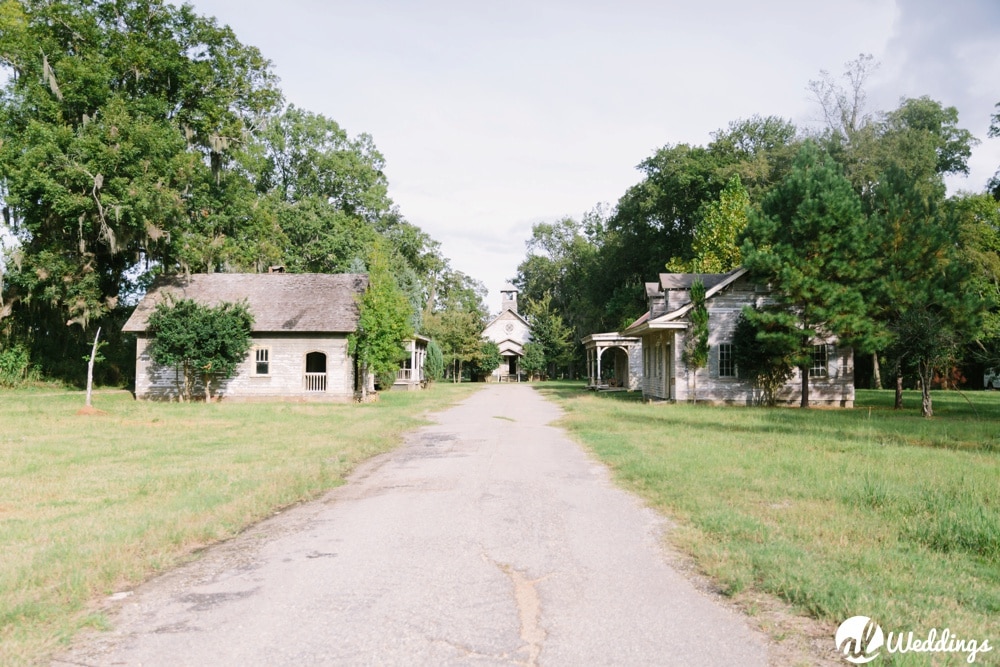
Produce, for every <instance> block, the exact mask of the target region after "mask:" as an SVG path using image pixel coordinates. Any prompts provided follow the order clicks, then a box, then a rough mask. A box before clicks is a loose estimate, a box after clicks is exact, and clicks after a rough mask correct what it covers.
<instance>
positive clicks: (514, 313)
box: [483, 308, 531, 334]
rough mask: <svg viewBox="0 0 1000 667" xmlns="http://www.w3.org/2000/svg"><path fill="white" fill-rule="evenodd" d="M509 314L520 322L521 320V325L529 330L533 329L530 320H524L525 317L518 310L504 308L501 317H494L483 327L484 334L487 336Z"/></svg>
mask: <svg viewBox="0 0 1000 667" xmlns="http://www.w3.org/2000/svg"><path fill="white" fill-rule="evenodd" d="M507 313H510V314H511V315H513V316H514V317H515V318H517V319H518V320H520V321H521V323H522V324H524V326H526V327H527V328H528V329H529V330H530V329H531V325H530V324H528V320H526V319H524V315H522V314H521V313H519V312H517V311H516V310H511V309H510V308H504V309H503V310H502V311H500V314H499V315H497V316H496V317H494V318H493V319H492V320H490V321H489V322H488V323H487V324H486V326H485V327H483V333H484V334H485V333H486V332H487V331H489V328H490V327H492V326H493V325H494V324H496V323H497V322H499V321H500V320H501V319H503V316H504V315H506V314H507Z"/></svg>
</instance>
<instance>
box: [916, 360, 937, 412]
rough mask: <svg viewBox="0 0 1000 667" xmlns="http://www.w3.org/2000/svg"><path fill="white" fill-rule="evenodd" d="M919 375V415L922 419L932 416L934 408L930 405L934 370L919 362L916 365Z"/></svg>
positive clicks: (928, 365)
mask: <svg viewBox="0 0 1000 667" xmlns="http://www.w3.org/2000/svg"><path fill="white" fill-rule="evenodd" d="M917 370H918V372H919V373H920V398H921V403H920V414H921V415H923V416H924V417H933V416H934V406H932V405H931V381H932V380H933V379H934V368H933V366H931V365H930V364H929V363H926V362H923V361H921V362H920V363H919V364H917Z"/></svg>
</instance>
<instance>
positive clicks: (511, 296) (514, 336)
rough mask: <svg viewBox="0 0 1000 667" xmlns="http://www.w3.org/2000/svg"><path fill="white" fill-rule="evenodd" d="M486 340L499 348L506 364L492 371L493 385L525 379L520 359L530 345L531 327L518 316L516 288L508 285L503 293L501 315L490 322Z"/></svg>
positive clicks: (484, 332) (484, 333) (485, 331)
mask: <svg viewBox="0 0 1000 667" xmlns="http://www.w3.org/2000/svg"><path fill="white" fill-rule="evenodd" d="M483 338H486V339H487V340H491V341H493V342H494V343H496V344H497V347H499V348H500V356H501V357H503V363H501V364H500V367H499V368H497V369H496V370H495V371H493V377H492V381H493V382H520V381H521V379H523V378H524V376H523V374H522V371H521V358H522V357H524V346H525V344H526V343H529V342H531V326H530V325H529V324H528V321H527V320H526V319H524V317H522V316H521V315H520V314H519V313H518V312H517V288H516V287H514V286H513V285H505V286H504V288H503V289H502V290H500V314H499V315H497V316H496V317H494V318H493V319H492V320H490V323H489V324H487V325H486V328H485V329H484V330H483Z"/></svg>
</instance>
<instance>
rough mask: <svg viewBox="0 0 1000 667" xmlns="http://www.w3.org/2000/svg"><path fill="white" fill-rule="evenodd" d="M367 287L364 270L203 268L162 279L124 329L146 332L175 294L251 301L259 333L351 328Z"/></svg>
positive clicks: (207, 301) (210, 301)
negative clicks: (205, 270) (156, 311)
mask: <svg viewBox="0 0 1000 667" xmlns="http://www.w3.org/2000/svg"><path fill="white" fill-rule="evenodd" d="M367 286H368V276H367V275H365V274H359V273H339V274H323V273H198V274H192V275H190V276H187V277H184V276H173V277H169V278H161V279H159V280H157V281H156V282H155V283H154V284H153V286H152V287H151V288H150V290H149V292H148V293H147V294H146V296H145V297H143V299H142V301H140V302H139V305H138V306H136V308H135V312H133V313H132V316H131V317H130V318H129V319H128V321H127V322H126V323H125V326H124V327H122V331H125V332H131V333H137V332H142V331H145V330H146V326H147V321H148V319H149V316H150V314H151V313H152V312H153V309H155V308H156V306H157V305H158V304H159V303H161V302H163V300H164V299H165V298H166V295H168V294H172V295H174V296H175V297H177V298H182V299H192V300H194V301H195V302H197V303H200V304H202V305H206V306H215V305H218V304H220V303H222V302H233V303H237V302H240V301H244V300H245V301H246V302H247V304H248V305H249V306H250V312H251V313H252V314H253V317H254V324H253V330H254V331H255V332H290V333H291V332H299V333H329V332H351V331H354V330H355V328H357V324H358V305H357V301H356V300H355V295H356V294H359V293H361V292H364V290H365V288H366V287H367Z"/></svg>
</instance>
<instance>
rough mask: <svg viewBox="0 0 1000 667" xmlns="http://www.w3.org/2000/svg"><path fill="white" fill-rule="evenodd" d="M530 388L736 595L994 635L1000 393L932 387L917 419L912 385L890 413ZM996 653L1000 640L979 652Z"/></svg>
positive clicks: (883, 407)
mask: <svg viewBox="0 0 1000 667" xmlns="http://www.w3.org/2000/svg"><path fill="white" fill-rule="evenodd" d="M539 389H540V391H542V392H543V393H544V394H546V395H548V396H551V397H553V398H556V399H557V400H558V401H559V403H560V404H561V405H562V407H563V408H564V410H565V412H566V414H565V417H564V419H563V420H562V422H561V425H563V426H565V427H566V428H568V429H569V430H570V431H571V432H572V433H573V434H574V435H575V437H577V438H578V439H579V440H580V441H581V442H582V443H584V444H585V445H586V446H587V447H589V448H590V449H591V450H593V451H594V452H595V453H596V454H597V455H598V456H599V457H600V458H601V459H603V460H604V461H605V462H606V463H607V464H608V465H609V466H610V467H611V468H612V469H613V470H614V473H615V475H616V476H617V478H618V479H619V480H620V481H621V482H622V483H623V484H624V485H625V486H626V487H627V488H630V489H632V490H634V491H636V492H637V493H639V494H640V495H641V496H642V497H643V498H645V499H646V500H647V501H648V502H649V503H650V504H651V505H652V506H654V507H655V508H657V509H658V510H660V511H661V512H663V513H664V514H666V515H668V516H670V517H672V518H673V519H674V520H675V521H676V522H677V523H678V528H677V529H676V530H674V531H672V533H671V535H672V537H671V539H672V540H673V542H674V544H675V545H676V546H678V547H680V548H681V549H682V550H684V551H686V552H687V553H689V554H691V555H692V556H693V557H694V559H695V562H696V563H697V565H698V566H699V567H700V568H701V569H702V570H703V571H704V572H705V573H706V574H707V575H709V576H710V577H711V578H713V579H714V580H715V581H716V582H718V584H719V585H720V587H721V588H722V589H723V590H724V591H726V592H727V593H728V594H730V595H733V596H734V597H735V598H736V599H737V600H739V599H740V598H741V596H742V597H749V594H750V593H753V592H763V593H767V594H771V595H776V596H778V597H780V598H783V599H784V600H786V601H787V602H789V603H791V604H792V605H793V606H794V608H795V609H796V610H797V611H799V612H800V613H803V614H806V615H809V616H812V617H815V618H817V619H820V620H822V621H828V622H831V623H833V624H834V626H835V625H836V624H839V623H840V622H841V621H843V620H844V619H846V618H848V617H850V616H854V615H865V616H871V617H873V618H875V619H876V620H877V621H878V622H879V623H880V625H881V626H882V628H883V629H884V630H885V631H886V632H888V631H889V630H894V631H897V632H898V631H907V632H908V631H910V630H913V631H915V632H917V633H918V634H919V632H920V631H923V633H924V634H923V636H924V637H925V638H926V632H927V630H929V629H930V628H935V627H936V628H938V629H939V630H940V629H943V628H946V627H947V628H950V629H951V631H952V633H953V634H957V635H958V636H960V637H962V638H967V639H978V640H982V639H989V641H990V644H991V645H994V646H998V645H1000V393H995V392H975V393H968V394H965V395H960V394H958V393H947V392H935V393H934V410H935V417H934V419H932V420H925V419H923V418H921V417H920V416H919V402H920V399H919V395H918V394H916V393H908V394H907V396H906V405H907V409H905V410H904V411H902V412H895V411H893V410H892V409H891V405H892V394H891V392H874V391H859V392H858V405H859V407H857V408H855V409H853V410H816V409H814V410H799V409H789V408H777V409H763V408H742V407H709V406H691V405H669V404H645V403H643V402H641V400H639V397H638V396H637V395H636V394H602V395H594V394H593V393H591V392H587V391H584V390H582V389H581V385H579V384H570V383H565V384H560V383H545V384H542V385H539ZM744 593H746V594H747V595H743V594H744ZM830 641H831V645H832V636H831V640H830ZM884 657H885V656H883V659H884ZM897 657H898V656H897ZM907 657H913V654H910V655H909V656H907ZM920 657H921V658H924V657H926V654H924V656H920ZM953 657H957V656H953ZM936 660H938V661H942V660H943V659H942V658H941V656H938V657H937V658H936ZM897 662H898V661H897ZM997 662H1000V648H998V649H997V650H995V651H994V652H992V653H986V654H980V656H979V658H978V659H977V664H994V663H997ZM916 663H917V664H922V663H921V662H920V660H917V661H916ZM958 663H961V664H965V663H964V656H963V657H962V658H961V659H958V660H956V661H955V662H954V664H958ZM845 664H846V663H845ZM907 664H910V663H907Z"/></svg>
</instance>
